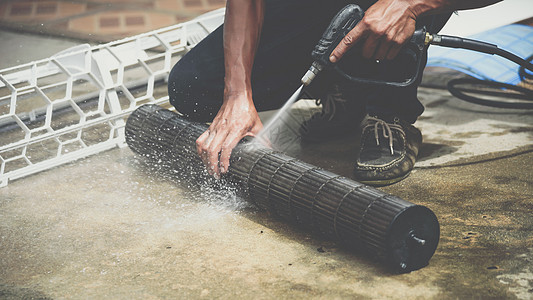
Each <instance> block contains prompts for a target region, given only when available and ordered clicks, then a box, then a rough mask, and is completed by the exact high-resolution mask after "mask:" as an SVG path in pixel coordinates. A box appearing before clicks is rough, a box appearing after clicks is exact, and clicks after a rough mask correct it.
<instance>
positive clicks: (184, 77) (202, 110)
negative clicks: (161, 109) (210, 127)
mask: <svg viewBox="0 0 533 300" xmlns="http://www.w3.org/2000/svg"><path fill="white" fill-rule="evenodd" d="M168 96H169V102H170V104H172V106H174V107H175V108H176V110H177V111H178V112H180V113H182V114H183V115H185V116H186V117H188V118H190V119H193V120H196V121H204V122H205V121H210V120H211V119H212V118H213V116H214V114H216V112H217V111H218V108H217V107H220V104H218V103H212V102H213V101H214V102H219V101H220V102H221V101H222V98H220V99H212V98H213V95H211V92H210V91H209V88H208V87H206V86H205V85H204V84H203V82H202V81H200V80H198V73H197V72H195V71H194V70H191V69H190V68H189V67H187V65H185V64H184V63H181V61H179V62H178V63H177V64H176V65H175V66H174V68H173V69H172V71H171V72H170V75H169V79H168ZM215 106H216V107H215Z"/></svg>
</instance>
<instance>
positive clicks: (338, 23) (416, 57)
mask: <svg viewBox="0 0 533 300" xmlns="http://www.w3.org/2000/svg"><path fill="white" fill-rule="evenodd" d="M363 16H364V11H363V10H362V9H361V8H360V7H359V6H357V5H355V4H348V5H347V6H345V7H344V8H343V9H341V10H340V11H339V12H338V13H337V15H335V17H334V18H333V20H332V21H331V23H330V24H329V26H328V28H327V29H326V31H325V32H324V34H323V35H322V38H321V39H320V40H319V41H318V44H317V45H316V46H315V49H314V50H313V52H312V54H311V56H312V57H313V59H314V62H313V64H312V65H311V67H310V68H309V70H308V71H307V72H306V73H305V75H304V76H303V77H302V83H303V84H304V85H305V86H307V85H309V84H310V83H311V81H313V79H314V78H315V77H316V75H317V74H318V73H319V72H321V71H322V70H324V69H334V70H335V71H337V72H338V73H339V74H341V75H342V76H343V77H345V78H347V79H349V80H351V81H353V82H356V83H362V84H372V85H382V86H394V87H405V86H409V85H411V84H413V83H415V82H416V81H417V79H418V78H419V76H420V75H421V72H420V71H421V70H420V69H421V68H420V66H421V64H422V59H423V53H424V51H425V48H426V47H428V46H429V45H430V44H433V45H439V46H443V47H450V48H462V49H468V50H473V51H477V52H483V53H487V54H496V55H499V56H502V57H504V58H506V59H509V60H511V61H513V62H515V63H517V64H519V65H521V66H522V67H523V68H526V69H528V70H530V71H533V64H531V63H530V62H529V61H526V60H524V59H522V58H520V57H518V56H516V55H514V54H512V53H510V52H507V51H505V50H502V49H500V48H498V46H496V45H493V44H489V43H485V42H481V41H476V40H471V39H465V38H461V37H455V36H446V35H437V34H431V33H428V32H427V31H426V29H425V28H422V29H418V30H416V31H415V32H414V34H413V36H412V37H411V39H410V40H409V41H408V42H406V44H405V45H404V46H403V48H402V50H401V51H400V53H399V54H398V57H400V56H402V55H403V56H404V57H405V55H408V56H407V58H408V59H411V60H412V62H413V64H411V65H414V66H415V67H416V68H415V69H414V71H413V72H412V75H409V76H406V77H407V78H402V79H401V80H398V81H392V80H383V79H369V78H360V77H354V76H351V75H349V74H346V73H345V72H344V71H343V70H341V69H340V68H339V66H338V65H336V64H334V63H332V62H331V61H330V60H329V57H330V55H331V52H333V50H334V49H335V48H336V47H337V45H338V44H339V43H340V42H341V41H342V39H343V38H344V37H345V36H346V34H348V32H350V31H351V30H352V29H353V28H354V27H355V26H356V25H357V23H359V21H361V20H362V19H363Z"/></svg>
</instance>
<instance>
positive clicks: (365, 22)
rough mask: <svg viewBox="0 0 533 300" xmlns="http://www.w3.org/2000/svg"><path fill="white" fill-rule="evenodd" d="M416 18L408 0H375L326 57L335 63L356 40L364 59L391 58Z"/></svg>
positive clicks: (404, 40) (408, 36) (409, 33)
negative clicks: (360, 45)
mask: <svg viewBox="0 0 533 300" xmlns="http://www.w3.org/2000/svg"><path fill="white" fill-rule="evenodd" d="M416 18H417V15H416V14H415V12H414V11H413V9H412V7H411V1H406V0H379V1H377V2H376V3H375V4H374V5H372V6H371V7H370V8H369V9H368V10H367V11H366V12H365V16H364V17H363V19H362V20H361V21H360V22H359V23H358V24H357V25H356V26H355V27H354V29H352V30H351V31H350V32H349V33H348V34H347V35H346V36H345V37H344V39H343V40H342V41H341V42H340V43H339V45H338V46H337V47H336V48H335V50H333V52H332V53H331V57H330V60H331V61H332V62H337V61H338V60H339V59H340V58H341V57H342V56H343V55H344V54H345V53H346V52H347V51H348V50H349V49H350V48H351V47H353V46H354V45H356V44H357V43H364V44H363V47H362V55H363V57H365V58H369V59H377V60H384V59H393V58H394V57H396V55H397V54H398V52H399V51H400V49H401V48H402V45H403V44H404V43H405V42H406V41H407V40H408V39H409V38H410V37H411V36H412V35H413V33H414V31H415V25H416Z"/></svg>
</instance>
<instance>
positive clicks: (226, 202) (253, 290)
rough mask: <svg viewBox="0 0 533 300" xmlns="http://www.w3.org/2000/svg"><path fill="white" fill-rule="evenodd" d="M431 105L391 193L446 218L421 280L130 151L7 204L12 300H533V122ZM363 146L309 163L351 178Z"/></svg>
mask: <svg viewBox="0 0 533 300" xmlns="http://www.w3.org/2000/svg"><path fill="white" fill-rule="evenodd" d="M2 47H3V46H2ZM21 59H23V58H21ZM24 59H25V58H24ZM28 60H31V59H28ZM420 98H421V100H422V101H423V103H424V104H425V105H426V107H427V110H426V112H425V113H424V115H423V116H422V117H421V118H420V120H419V122H417V126H418V127H419V128H421V129H422V131H423V134H424V140H425V142H424V144H423V146H422V149H421V153H420V158H419V162H418V163H417V167H416V169H415V170H414V171H413V173H412V174H411V176H409V177H408V178H407V179H405V180H404V181H401V182H400V183H398V184H395V185H393V186H389V187H385V188H382V189H383V190H385V191H386V192H388V193H391V194H394V195H397V196H399V197H402V198H404V199H406V200H409V201H411V202H414V203H417V204H422V205H426V206H427V207H429V208H431V209H432V210H433V211H434V212H435V213H436V215H437V216H438V218H439V221H440V224H441V241H440V244H439V247H438V249H437V251H436V253H435V255H434V256H433V258H432V259H431V261H430V264H429V266H427V267H425V268H423V269H421V270H418V271H415V272H412V273H409V274H402V275H397V274H392V273H390V272H389V271H388V270H387V269H385V268H383V267H382V266H381V265H380V264H379V263H378V262H375V261H372V260H369V259H368V258H367V257H364V256H361V255H358V254H357V253H352V252H350V251H349V250H347V249H344V248H342V247H339V246H338V245H336V244H334V243H332V242H331V241H328V240H326V239H324V238H322V237H318V236H314V235H310V234H308V233H306V232H305V231H303V230H301V229H298V228H295V227H294V226H292V225H290V224H286V223H284V222H283V221H281V220H278V219H275V218H272V217H271V216H269V215H268V213H266V212H264V211H259V210H257V209H255V208H254V207H252V206H250V205H248V204H247V203H246V202H244V201H243V200H242V199H239V198H236V197H235V196H234V193H233V192H232V191H230V190H216V189H213V188H210V187H209V186H205V185H202V184H201V183H199V184H188V183H187V182H186V181H183V180H181V179H180V178H168V177H167V176H165V175H162V174H157V173H154V172H151V171H150V170H149V168H147V167H146V165H145V164H144V162H143V161H142V160H141V159H140V158H138V157H136V155H134V154H133V153H132V152H131V151H130V150H129V149H128V148H124V149H114V150H111V151H107V152H104V153H102V154H100V155H95V156H92V157H89V158H87V159H83V160H79V161H77V162H74V163H70V164H67V165H64V166H61V167H58V168H55V169H52V170H49V171H46V172H42V173H39V174H36V175H33V176H29V177H26V178H23V179H20V180H16V181H13V182H10V184H9V185H8V186H7V187H4V188H1V189H0V298H2V299H21V298H25V299H31V298H36V299H38V298H44V299H48V298H49V299H56V298H59V299H62V298H74V299H77V298H92V299H101V298H113V299H160V298H225V299H227V298H230V299H233V298H246V299H248V298H254V299H279V298H281V299H288V298H309V297H311V298H328V299H330V298H333V299H335V298H363V299H364V298H374V299H375V298H404V299H405V298H408V299H412V298H422V299H450V298H453V299H465V298H476V299H477V298H479V299H486V298H498V299H501V298H507V299H514V298H518V299H533V268H532V267H531V265H532V263H531V262H532V261H533V234H532V232H533V218H532V216H531V214H532V211H533V184H532V183H533V172H532V169H531V165H532V162H533V115H531V113H530V112H521V111H515V110H497V109H490V108H484V107H479V106H474V105H471V104H468V103H463V102H459V101H458V100H454V99H453V98H452V97H451V96H450V95H449V94H448V93H447V92H446V91H442V90H435V89H421V91H420ZM355 143H356V140H355V139H354V138H351V137H350V138H345V139H340V140H336V141H333V142H330V143H324V144H319V145H304V146H303V147H302V149H301V150H300V152H299V153H297V154H298V156H300V157H301V158H302V159H304V160H306V161H308V162H311V163H313V164H316V165H319V166H322V167H324V168H327V169H329V170H333V171H334V172H336V173H339V174H342V175H345V176H349V174H350V172H351V167H352V163H353V160H354V156H355Z"/></svg>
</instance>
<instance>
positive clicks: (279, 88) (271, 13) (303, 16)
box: [168, 0, 449, 123]
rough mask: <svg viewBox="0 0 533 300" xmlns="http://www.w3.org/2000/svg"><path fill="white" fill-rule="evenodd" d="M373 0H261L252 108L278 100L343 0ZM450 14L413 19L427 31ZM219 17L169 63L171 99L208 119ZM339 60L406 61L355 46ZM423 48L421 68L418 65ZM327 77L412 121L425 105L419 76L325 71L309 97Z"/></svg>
mask: <svg viewBox="0 0 533 300" xmlns="http://www.w3.org/2000/svg"><path fill="white" fill-rule="evenodd" d="M373 2H374V1H365V0H361V1H357V0H356V1H353V0H352V1H347V0H266V1H265V17H264V23H263V29H262V32H261V37H260V42H259V47H258V50H257V53H256V56H255V60H254V65H253V69H252V93H253V99H254V104H255V106H256V109H257V110H258V111H264V110H271V109H276V108H280V107H281V106H282V105H283V104H284V102H285V101H286V100H287V99H288V97H289V96H290V95H292V93H293V92H294V91H295V90H296V89H297V88H298V87H299V86H300V84H301V83H300V79H301V78H302V76H303V75H304V73H305V72H306V71H307V69H308V68H309V66H310V65H311V63H312V58H311V52H312V50H313V48H314V46H315V45H316V43H317V42H318V40H319V39H320V37H321V36H322V33H323V32H324V30H325V29H326V27H327V26H328V24H329V22H330V21H331V19H332V18H333V16H334V15H335V14H336V13H337V12H338V11H339V10H340V9H341V8H342V7H344V6H345V5H346V4H348V3H356V4H358V5H359V6H361V7H362V8H363V9H365V10H366V9H367V8H368V7H369V6H370V5H371V4H372V3H373ZM448 18H449V15H446V16H443V15H439V16H436V17H429V18H425V19H419V20H418V23H417V26H426V27H427V28H428V29H429V31H430V32H432V33H436V32H438V30H440V29H441V28H442V27H443V26H444V24H445V22H446V21H447V20H448ZM222 33H223V25H222V26H221V27H219V28H218V29H216V30H215V31H214V32H213V33H211V34H210V35H209V36H207V37H206V38H205V39H204V40H202V41H201V42H200V43H199V44H198V45H196V46H195V47H194V48H193V49H192V50H191V51H190V52H189V53H187V54H186V55H185V56H184V57H183V58H181V59H180V60H179V61H178V63H177V64H176V65H175V66H174V67H173V69H172V71H171V73H170V76H169V85H168V92H169V97H170V103H171V104H172V105H173V106H175V107H176V109H177V110H178V111H179V112H181V113H183V114H185V115H186V116H188V117H189V118H191V119H194V120H197V121H204V122H207V121H211V120H212V119H213V118H214V116H215V115H216V113H217V112H218V110H219V108H220V106H221V105H222V101H223V94H224V51H223V34H222ZM355 53H356V51H353V54H349V55H345V57H343V59H342V60H341V61H340V62H339V64H341V65H342V66H343V69H345V70H346V71H347V72H349V73H351V74H352V75H353V74H356V75H357V74H361V75H366V74H367V73H373V75H376V74H377V76H378V77H379V76H380V74H381V75H383V76H384V77H388V78H390V77H395V76H399V77H401V76H404V74H403V73H405V63H401V62H399V63H397V64H388V65H385V66H378V67H376V63H375V62H370V61H368V60H364V59H362V58H361V57H360V56H359V55H357V54H355ZM425 62H426V57H425V54H424V57H423V63H422V69H423V68H424V67H425ZM333 84H338V85H340V86H341V87H342V89H341V90H342V92H343V94H344V96H345V97H346V98H347V100H349V101H358V102H359V103H361V104H362V107H363V108H364V107H365V106H366V110H367V112H368V113H370V114H374V115H380V116H382V115H394V116H398V117H400V118H401V119H403V120H405V121H408V122H411V123H414V122H415V121H416V119H417V117H418V116H419V115H420V114H422V112H423V111H424V107H423V106H422V104H421V103H420V102H419V101H418V98H417V95H416V93H417V88H418V85H419V82H417V83H416V84H415V85H413V86H410V87H406V88H395V87H376V86H362V85H358V84H354V83H352V82H349V81H347V80H345V79H343V78H341V77H340V76H339V75H338V74H337V73H336V72H333V71H330V72H327V71H324V72H322V73H319V75H318V76H317V78H316V79H315V80H314V81H313V83H312V84H311V85H310V86H309V87H308V90H307V92H308V93H309V94H310V95H312V96H313V97H314V98H317V99H320V98H322V97H324V96H325V94H326V93H327V92H328V90H329V89H330V87H331V86H332V85H333Z"/></svg>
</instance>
